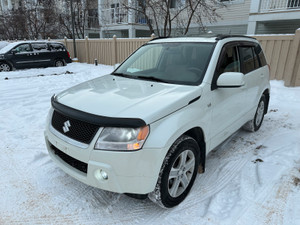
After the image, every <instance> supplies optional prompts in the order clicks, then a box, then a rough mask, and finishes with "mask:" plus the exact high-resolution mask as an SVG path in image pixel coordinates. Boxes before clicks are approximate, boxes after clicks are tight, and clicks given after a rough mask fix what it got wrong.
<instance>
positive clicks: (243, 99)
mask: <svg viewBox="0 0 300 225" xmlns="http://www.w3.org/2000/svg"><path fill="white" fill-rule="evenodd" d="M269 93H270V85H269V68H268V65H267V64H266V60H265V57H264V54H263V51H262V49H261V46H260V45H259V43H258V41H256V40H255V39H253V38H250V37H246V36H224V35H223V36H221V35H220V36H216V37H211V38H161V39H155V40H152V41H150V42H148V43H147V44H145V45H143V46H142V47H141V48H139V49H138V50H137V51H136V52H134V53H133V54H132V55H131V56H130V57H129V58H127V59H126V60H125V61H124V62H123V63H122V64H121V65H120V66H119V67H118V68H117V69H116V70H115V71H114V72H113V73H112V74H109V75H106V76H103V77H99V78H96V79H93V80H90V81H87V82H84V83H82V84H79V85H77V86H75V87H72V88H70V89H68V90H66V91H63V92H61V93H60V94H57V95H54V96H53V97H52V100H51V101H52V108H51V109H50V112H49V115H48V120H47V128H46V131H45V138H46V144H47V148H48V151H49V154H50V156H51V157H52V159H53V161H55V163H56V164H57V165H58V166H59V167H60V168H62V169H63V170H64V171H65V172H66V173H68V174H69V175H71V176H73V177H74V178H76V179H78V180H80V181H82V182H84V183H86V184H88V185H91V186H94V187H97V188H100V189H103V190H108V191H112V192H118V193H126V194H128V195H130V196H133V197H137V198H142V197H147V196H148V197H149V198H150V199H151V200H152V201H154V202H156V203H158V204H159V205H160V206H162V207H167V208H170V207H173V206H176V205H178V204H179V203H180V202H182V201H183V200H184V199H185V197H186V196H187V194H188V193H189V191H190V189H191V187H192V185H193V183H194V180H195V178H196V175H197V171H198V169H199V171H200V172H204V171H205V159H206V155H207V154H208V153H209V152H210V151H211V150H212V149H214V148H215V147H217V146H218V145H219V144H220V143H222V142H223V141H224V140H225V139H226V138H228V137H229V136H230V135H232V134H233V133H234V132H235V131H237V130H238V129H239V128H240V127H242V126H244V127H245V128H246V129H248V130H250V131H256V130H258V129H259V128H260V126H261V124H262V121H263V118H264V114H266V113H267V111H268V104H269V97H270V94H269Z"/></svg>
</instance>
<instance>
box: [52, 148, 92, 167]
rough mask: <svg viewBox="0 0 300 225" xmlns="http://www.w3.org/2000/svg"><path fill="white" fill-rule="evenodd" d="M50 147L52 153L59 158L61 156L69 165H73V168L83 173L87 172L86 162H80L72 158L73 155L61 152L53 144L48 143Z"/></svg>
mask: <svg viewBox="0 0 300 225" xmlns="http://www.w3.org/2000/svg"><path fill="white" fill-rule="evenodd" d="M50 147H51V149H52V150H53V151H54V154H55V155H57V156H58V157H59V158H61V159H62V160H63V161H64V162H66V163H68V164H69V165H70V166H72V167H74V168H75V169H77V170H79V171H81V172H83V173H87V168H88V164H86V163H84V162H81V161H79V160H77V159H74V158H73V157H71V156H69V155H67V154H65V153H63V152H62V151H60V150H59V149H58V148H56V147H55V146H54V145H51V144H50Z"/></svg>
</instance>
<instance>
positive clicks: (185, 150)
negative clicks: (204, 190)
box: [149, 135, 200, 208]
mask: <svg viewBox="0 0 300 225" xmlns="http://www.w3.org/2000/svg"><path fill="white" fill-rule="evenodd" d="M199 155H200V149H199V146H198V144H197V142H196V141H195V140H194V139H193V138H191V137H189V136H186V135H183V136H181V137H180V138H179V139H177V140H176V141H175V143H174V144H173V145H172V147H171V148H170V150H169V152H168V154H167V156H166V158H165V160H164V163H163V165H162V168H161V170H160V173H159V178H158V181H157V184H156V187H155V190H154V191H153V192H152V193H150V194H149V198H150V199H151V200H152V201H153V202H154V203H157V204H158V205H159V206H161V207H163V208H172V207H174V206H176V205H178V204H179V203H181V202H182V201H183V200H184V199H185V198H186V196H187V195H188V193H189V192H190V190H191V188H192V186H193V184H194V181H195V178H196V175H197V171H198V166H199V162H200V157H199Z"/></svg>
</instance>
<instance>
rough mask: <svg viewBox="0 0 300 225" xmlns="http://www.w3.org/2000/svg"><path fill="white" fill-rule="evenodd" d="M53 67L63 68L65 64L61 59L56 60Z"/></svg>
mask: <svg viewBox="0 0 300 225" xmlns="http://www.w3.org/2000/svg"><path fill="white" fill-rule="evenodd" d="M54 66H55V67H61V66H65V62H64V60H62V59H57V60H55V62H54Z"/></svg>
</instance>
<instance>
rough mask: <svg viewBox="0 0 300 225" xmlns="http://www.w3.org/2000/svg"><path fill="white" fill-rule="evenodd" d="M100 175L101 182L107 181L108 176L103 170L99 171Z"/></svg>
mask: <svg viewBox="0 0 300 225" xmlns="http://www.w3.org/2000/svg"><path fill="white" fill-rule="evenodd" d="M100 174H101V177H102V179H103V180H107V179H108V174H107V173H106V172H105V171H104V170H101V171H100Z"/></svg>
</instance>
